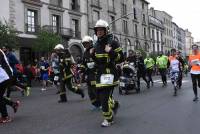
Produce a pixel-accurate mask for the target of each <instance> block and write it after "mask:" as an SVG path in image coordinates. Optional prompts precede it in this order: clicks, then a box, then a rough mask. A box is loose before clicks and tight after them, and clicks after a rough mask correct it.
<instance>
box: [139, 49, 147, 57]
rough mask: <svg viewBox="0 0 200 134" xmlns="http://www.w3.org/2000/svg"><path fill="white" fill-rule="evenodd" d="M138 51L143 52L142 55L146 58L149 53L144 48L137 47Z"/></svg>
mask: <svg viewBox="0 0 200 134" xmlns="http://www.w3.org/2000/svg"><path fill="white" fill-rule="evenodd" d="M136 51H139V52H140V53H141V54H142V57H143V58H146V56H147V53H146V52H145V51H144V50H143V49H137V50H136Z"/></svg>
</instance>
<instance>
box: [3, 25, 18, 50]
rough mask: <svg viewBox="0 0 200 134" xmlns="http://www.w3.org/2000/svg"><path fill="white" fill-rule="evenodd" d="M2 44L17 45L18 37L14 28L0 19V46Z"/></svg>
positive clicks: (14, 46) (13, 46) (12, 46)
mask: <svg viewBox="0 0 200 134" xmlns="http://www.w3.org/2000/svg"><path fill="white" fill-rule="evenodd" d="M2 46H9V47H11V48H16V47H18V37H17V32H16V30H15V29H14V28H13V27H12V26H10V25H9V24H8V23H7V22H5V24H3V22H1V21H0V47H2Z"/></svg>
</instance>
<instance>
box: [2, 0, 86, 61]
mask: <svg viewBox="0 0 200 134" xmlns="http://www.w3.org/2000/svg"><path fill="white" fill-rule="evenodd" d="M1 2H2V3H3V6H4V7H6V8H0V10H2V11H3V13H4V12H5V14H3V15H2V16H4V18H3V19H5V20H6V21H8V22H9V23H10V24H11V25H13V26H14V27H15V28H16V29H17V31H18V32H19V35H18V36H19V38H20V40H19V43H20V44H19V45H20V49H19V55H20V60H21V61H30V59H32V58H35V53H33V51H32V49H31V48H32V46H33V45H34V41H35V39H36V38H37V33H38V32H39V30H40V29H41V28H45V29H47V30H49V31H50V32H53V33H57V34H59V35H60V36H61V37H62V42H61V43H63V44H64V45H65V46H66V47H69V49H70V50H71V51H72V54H73V55H74V56H75V57H76V56H77V55H81V54H82V52H83V47H82V45H81V37H82V36H83V35H86V34H87V32H88V28H87V27H82V26H83V25H86V26H87V8H86V7H87V2H86V1H82V0H3V1H1ZM7 7H8V8H7ZM1 20H2V18H1Z"/></svg>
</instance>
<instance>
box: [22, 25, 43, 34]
mask: <svg viewBox="0 0 200 134" xmlns="http://www.w3.org/2000/svg"><path fill="white" fill-rule="evenodd" d="M39 31H40V26H39V25H30V24H27V23H26V24H25V32H26V33H27V34H37V33H38V32H39Z"/></svg>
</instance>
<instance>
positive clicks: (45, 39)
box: [33, 29, 61, 53]
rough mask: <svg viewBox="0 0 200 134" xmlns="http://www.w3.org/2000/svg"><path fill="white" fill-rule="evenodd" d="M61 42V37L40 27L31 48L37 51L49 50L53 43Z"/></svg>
mask: <svg viewBox="0 0 200 134" xmlns="http://www.w3.org/2000/svg"><path fill="white" fill-rule="evenodd" d="M60 42H61V37H60V36H59V35H57V34H55V33H53V32H48V31H46V30H44V29H42V30H41V31H40V32H39V33H38V35H37V39H36V43H35V44H34V46H33V49H34V50H35V51H37V52H45V53H48V52H51V51H52V50H53V48H54V47H55V45H57V44H58V43H60Z"/></svg>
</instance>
